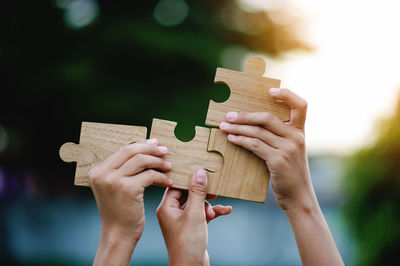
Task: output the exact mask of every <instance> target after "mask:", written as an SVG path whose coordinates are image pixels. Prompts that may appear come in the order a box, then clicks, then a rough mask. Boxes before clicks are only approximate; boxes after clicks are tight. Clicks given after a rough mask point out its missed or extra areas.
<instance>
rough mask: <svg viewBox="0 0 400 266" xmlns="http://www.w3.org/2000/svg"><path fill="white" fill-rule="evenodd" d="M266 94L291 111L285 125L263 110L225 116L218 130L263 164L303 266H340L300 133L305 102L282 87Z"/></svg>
mask: <svg viewBox="0 0 400 266" xmlns="http://www.w3.org/2000/svg"><path fill="white" fill-rule="evenodd" d="M270 95H271V96H272V97H274V98H275V99H277V100H279V101H283V102H285V103H286V104H287V105H289V106H290V107H291V120H290V121H289V122H287V123H284V122H282V121H281V120H280V119H279V118H277V117H276V116H274V115H273V114H271V113H267V112H260V113H245V112H229V113H228V114H227V115H226V120H227V121H226V122H222V123H221V124H220V129H221V130H222V131H224V132H225V133H227V134H228V135H227V138H228V140H229V141H230V142H232V143H234V144H236V145H239V146H242V147H244V148H246V149H248V150H249V151H252V152H253V153H254V154H256V155H257V156H259V157H260V158H261V159H263V160H264V161H265V163H266V164H267V166H268V169H269V171H270V180H271V185H272V188H273V191H274V194H275V198H276V200H277V202H278V204H279V205H280V206H281V208H282V209H283V211H284V212H285V214H286V216H287V218H288V219H289V222H290V224H291V227H292V230H293V233H294V235H295V238H296V242H297V247H298V250H299V253H300V257H301V260H302V262H303V265H344V264H343V261H342V258H341V256H340V253H339V251H338V249H337V247H336V244H335V242H334V240H333V237H332V235H331V233H330V230H329V227H328V225H327V224H326V221H325V218H324V216H323V214H322V212H321V209H320V206H319V204H318V200H317V197H316V195H315V192H314V188H313V186H312V182H311V177H310V170H309V167H308V160H307V154H306V146H305V132H304V125H305V120H306V113H307V102H306V101H304V100H303V99H302V98H300V97H299V96H297V95H296V94H295V93H293V92H291V91H290V90H288V89H271V90H270Z"/></svg>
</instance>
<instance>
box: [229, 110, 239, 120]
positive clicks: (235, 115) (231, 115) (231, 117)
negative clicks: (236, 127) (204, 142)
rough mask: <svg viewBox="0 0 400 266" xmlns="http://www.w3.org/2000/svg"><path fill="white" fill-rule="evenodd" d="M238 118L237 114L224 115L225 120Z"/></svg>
mask: <svg viewBox="0 0 400 266" xmlns="http://www.w3.org/2000/svg"><path fill="white" fill-rule="evenodd" d="M237 117H238V113H237V112H229V113H227V114H226V119H228V120H235V119H236V118H237Z"/></svg>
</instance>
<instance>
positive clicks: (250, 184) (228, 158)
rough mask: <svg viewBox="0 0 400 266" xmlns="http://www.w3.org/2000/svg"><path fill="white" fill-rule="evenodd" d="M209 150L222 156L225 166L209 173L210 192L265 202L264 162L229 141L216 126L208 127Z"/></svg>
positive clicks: (266, 183) (266, 174)
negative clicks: (209, 128) (209, 132)
mask: <svg viewBox="0 0 400 266" xmlns="http://www.w3.org/2000/svg"><path fill="white" fill-rule="evenodd" d="M208 150H209V151H218V152H220V153H221V154H222V155H223V156H224V165H223V167H222V169H221V170H220V171H218V172H217V173H210V174H209V175H208V176H209V191H208V193H210V194H215V195H221V196H225V197H231V198H237V199H243V200H250V201H257V202H265V198H266V196H267V190H268V179H269V172H268V168H267V165H266V164H265V162H264V161H263V160H262V159H260V158H259V157H258V156H256V155H255V154H254V153H252V152H250V151H248V150H246V149H244V148H242V147H239V146H237V145H234V144H232V143H230V142H229V141H228V139H227V135H226V134H225V133H224V132H222V131H221V130H219V129H215V128H213V129H211V135H210V141H209V144H208Z"/></svg>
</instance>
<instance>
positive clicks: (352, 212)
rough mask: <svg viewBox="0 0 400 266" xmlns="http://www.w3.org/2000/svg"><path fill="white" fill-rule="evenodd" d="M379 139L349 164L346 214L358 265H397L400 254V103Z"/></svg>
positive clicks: (382, 126) (384, 123) (382, 127)
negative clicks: (352, 234)
mask: <svg viewBox="0 0 400 266" xmlns="http://www.w3.org/2000/svg"><path fill="white" fill-rule="evenodd" d="M377 132H378V134H377V138H376V140H375V141H374V143H373V144H372V145H370V146H369V147H366V148H364V149H362V150H360V151H359V152H357V153H356V154H355V155H353V156H352V157H351V158H349V161H348V165H347V166H348V167H347V173H346V176H345V179H344V191H345V195H346V197H347V198H346V204H345V213H346V216H347V218H348V220H349V222H350V225H351V229H352V232H353V233H354V237H355V239H356V243H357V246H358V247H357V249H358V253H357V256H356V265H398V253H399V250H400V100H399V103H398V106H397V109H396V111H395V113H394V115H393V116H392V117H390V118H388V119H385V120H382V121H380V124H379V126H378V131H377Z"/></svg>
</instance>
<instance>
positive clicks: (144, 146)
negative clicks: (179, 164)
mask: <svg viewBox="0 0 400 266" xmlns="http://www.w3.org/2000/svg"><path fill="white" fill-rule="evenodd" d="M157 143H158V142H157V140H156V139H149V140H147V142H146V143H133V144H129V145H126V146H124V147H122V148H121V149H119V151H117V152H116V153H114V154H113V155H111V158H110V160H109V161H108V167H110V168H114V169H116V168H119V167H121V166H122V165H123V164H124V163H125V162H126V161H127V160H129V158H131V157H133V156H135V155H136V154H139V153H142V154H149V155H154V156H164V155H165V154H167V152H168V149H167V147H164V146H157Z"/></svg>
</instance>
